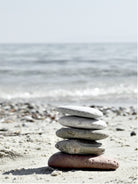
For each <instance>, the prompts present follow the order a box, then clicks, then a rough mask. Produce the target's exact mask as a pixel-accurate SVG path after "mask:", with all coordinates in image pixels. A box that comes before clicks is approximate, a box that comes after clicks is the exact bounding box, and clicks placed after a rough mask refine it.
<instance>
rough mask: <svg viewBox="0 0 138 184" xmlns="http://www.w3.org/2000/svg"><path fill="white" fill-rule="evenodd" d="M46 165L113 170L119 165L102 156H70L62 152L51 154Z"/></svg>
mask: <svg viewBox="0 0 138 184" xmlns="http://www.w3.org/2000/svg"><path fill="white" fill-rule="evenodd" d="M48 165H49V166H50V167H53V168H64V169H66V168H70V169H101V170H115V169H117V168H118V167H119V163H118V162H117V161H116V160H114V159H112V158H108V157H105V156H103V155H99V156H95V155H72V154H66V153H62V152H58V153H55V154H53V155H52V156H51V157H50V158H49V160H48Z"/></svg>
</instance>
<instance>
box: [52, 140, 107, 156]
mask: <svg viewBox="0 0 138 184" xmlns="http://www.w3.org/2000/svg"><path fill="white" fill-rule="evenodd" d="M101 146H102V144H101V143H97V142H95V141H88V140H80V139H78V140H77V139H69V140H63V141H59V142H57V143H56V145H55V147H56V148H57V149H59V150H60V151H62V152H64V153H69V154H94V155H101V154H103V153H104V151H105V149H104V148H102V147H101Z"/></svg>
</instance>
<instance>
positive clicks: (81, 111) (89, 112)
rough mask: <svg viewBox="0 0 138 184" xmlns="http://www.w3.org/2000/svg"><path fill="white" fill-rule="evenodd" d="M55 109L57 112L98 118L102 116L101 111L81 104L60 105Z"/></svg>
mask: <svg viewBox="0 0 138 184" xmlns="http://www.w3.org/2000/svg"><path fill="white" fill-rule="evenodd" d="M56 110H57V111H58V112H62V113H66V114H70V115H74V116H81V117H87V118H100V117H102V116H103V113H102V112H101V111H99V110H98V109H94V108H90V107H83V106H62V107H57V108H56Z"/></svg>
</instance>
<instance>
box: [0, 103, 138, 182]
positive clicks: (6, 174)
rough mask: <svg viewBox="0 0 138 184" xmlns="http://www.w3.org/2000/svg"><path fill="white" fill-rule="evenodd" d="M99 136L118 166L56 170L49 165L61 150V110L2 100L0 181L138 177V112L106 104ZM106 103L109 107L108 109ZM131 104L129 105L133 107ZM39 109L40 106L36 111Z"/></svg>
mask: <svg viewBox="0 0 138 184" xmlns="http://www.w3.org/2000/svg"><path fill="white" fill-rule="evenodd" d="M100 108H101V109H103V112H104V117H103V120H104V121H106V122H107V125H108V126H107V128H106V129H105V130H104V131H105V132H106V133H107V134H109V137H108V138H106V139H104V140H101V141H100V142H102V143H103V144H104V145H105V148H106V151H105V156H109V157H112V158H115V159H117V160H118V162H119V164H120V167H119V168H118V169H117V170H115V171H97V170H74V169H73V170H58V169H53V168H50V167H48V165H47V161H48V159H49V157H50V156H51V155H52V154H54V153H56V152H58V150H57V149H56V148H55V144H56V142H57V141H60V140H62V139H60V138H58V137H57V136H56V134H55V132H56V130H58V129H59V128H61V125H60V124H59V123H58V122H57V120H58V118H59V117H60V116H61V114H60V113H57V112H56V111H54V110H53V107H51V106H47V105H38V104H35V103H34V104H30V103H13V102H12V103H11V102H1V103H0V183H97V184H99V183H101V184H103V183H106V184H107V183H114V184H115V183H127V184H128V183H131V184H132V183H133V184H134V183H137V153H138V145H137V135H135V134H137V115H136V112H135V111H134V109H133V108H129V109H126V108H120V109H115V108H114V107H112V108H111V107H109V108H104V107H100ZM105 109H106V110H105ZM130 109H131V110H130ZM37 111H38V112H37Z"/></svg>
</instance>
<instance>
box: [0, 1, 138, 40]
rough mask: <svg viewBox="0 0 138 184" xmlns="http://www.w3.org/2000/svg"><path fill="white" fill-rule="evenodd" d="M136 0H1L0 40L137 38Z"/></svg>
mask: <svg viewBox="0 0 138 184" xmlns="http://www.w3.org/2000/svg"><path fill="white" fill-rule="evenodd" d="M136 3H137V0H0V43H66V42H69V43H77V42H79V43H80V42H81V43H84V42H136V33H137V30H136V28H137V25H136V22H137V10H136V7H137V4H136Z"/></svg>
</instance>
